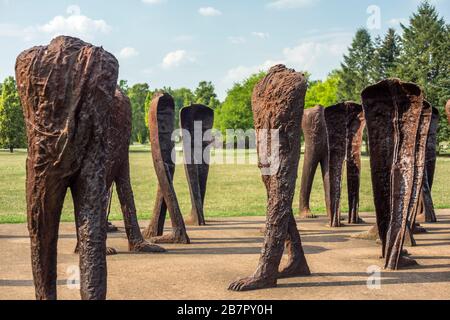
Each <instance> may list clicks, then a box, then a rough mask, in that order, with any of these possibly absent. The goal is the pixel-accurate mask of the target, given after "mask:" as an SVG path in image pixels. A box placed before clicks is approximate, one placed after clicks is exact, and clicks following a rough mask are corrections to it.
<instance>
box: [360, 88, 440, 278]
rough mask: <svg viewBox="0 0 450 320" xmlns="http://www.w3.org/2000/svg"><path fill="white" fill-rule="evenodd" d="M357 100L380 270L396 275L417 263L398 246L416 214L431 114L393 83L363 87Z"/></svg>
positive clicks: (416, 95) (419, 98)
mask: <svg viewBox="0 0 450 320" xmlns="http://www.w3.org/2000/svg"><path fill="white" fill-rule="evenodd" d="M362 100H363V107H364V113H365V117H366V121H367V128H368V135H369V143H370V155H371V157H370V162H371V173H372V184H373V192H374V201H375V208H376V214H377V227H378V233H379V237H380V240H381V244H382V255H383V258H385V267H386V268H388V269H394V270H396V269H398V268H401V267H404V266H409V265H414V264H416V261H415V260H413V259H411V258H409V257H407V256H406V255H405V254H404V251H403V244H404V242H405V238H406V233H407V229H408V227H409V224H410V223H411V220H412V219H413V216H414V214H415V212H416V210H417V204H418V198H419V191H420V190H421V184H422V181H423V171H424V168H423V164H424V160H425V143H426V134H424V133H425V132H428V129H427V128H426V122H427V119H428V120H429V119H430V118H427V117H428V116H429V117H431V109H430V111H429V112H428V115H427V112H426V110H425V111H424V112H423V110H424V109H426V107H425V108H424V105H425V106H426V104H424V100H423V93H422V91H421V89H420V88H419V87H418V86H417V85H415V84H413V83H405V82H401V81H400V80H398V79H388V80H384V81H382V82H380V83H378V84H376V85H373V86H370V87H367V88H366V89H365V90H364V91H363V92H362ZM428 126H429V122H428ZM416 146H417V147H416ZM421 164H422V165H421Z"/></svg>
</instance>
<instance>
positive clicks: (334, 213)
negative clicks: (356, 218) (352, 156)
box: [330, 153, 344, 228]
mask: <svg viewBox="0 0 450 320" xmlns="http://www.w3.org/2000/svg"><path fill="white" fill-rule="evenodd" d="M343 165H344V159H342V158H341V157H340V156H339V155H333V153H331V155H330V210H331V220H330V227H332V228H338V227H341V226H342V224H341V189H342V170H343Z"/></svg>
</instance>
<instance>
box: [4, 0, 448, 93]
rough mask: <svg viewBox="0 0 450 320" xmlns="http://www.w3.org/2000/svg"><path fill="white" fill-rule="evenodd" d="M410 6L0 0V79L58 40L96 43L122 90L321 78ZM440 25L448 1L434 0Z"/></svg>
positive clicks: (332, 1)
mask: <svg viewBox="0 0 450 320" xmlns="http://www.w3.org/2000/svg"><path fill="white" fill-rule="evenodd" d="M419 2H420V1H419V0H399V1H389V0H126V1H125V0H53V1H50V0H41V1H36V0H0V43H1V46H0V79H3V78H5V77H6V76H8V75H13V74H14V62H15V58H16V56H17V55H18V54H19V53H20V52H21V51H22V50H24V49H27V48H29V47H31V46H33V45H41V44H46V43H48V42H49V41H50V39H51V38H52V37H54V36H55V35H59V34H65V35H73V36H78V37H81V38H82V39H84V40H86V41H89V42H91V43H93V44H95V45H102V46H103V47H104V48H105V49H106V50H108V51H110V52H111V53H113V54H115V55H116V57H117V58H118V59H119V62H120V66H121V68H120V78H121V79H127V80H128V81H129V83H131V84H133V83H136V82H147V83H149V84H150V86H151V87H152V88H155V87H162V86H172V87H174V88H176V87H182V86H183V87H188V88H192V89H193V88H195V87H196V85H197V84H198V82H199V81H201V80H210V81H212V82H213V83H214V85H215V86H216V89H217V92H218V94H219V97H220V98H221V99H223V98H224V97H225V94H226V90H227V89H229V88H230V87H231V86H232V84H233V83H234V82H236V81H240V80H243V79H244V78H246V77H248V76H249V75H250V74H251V73H253V72H256V71H258V70H260V69H266V68H268V67H270V66H271V65H272V64H275V63H278V62H283V63H285V64H287V65H288V66H290V67H293V68H295V69H297V70H307V71H308V72H310V73H311V74H312V77H313V78H314V79H323V78H325V77H326V75H327V74H328V72H329V71H331V70H332V69H333V68H335V67H337V66H339V63H340V61H341V58H342V54H343V53H345V52H346V50H347V47H348V46H349V44H350V42H351V39H352V36H353V35H354V33H355V31H356V29H357V28H359V27H365V26H367V25H368V24H367V23H369V26H370V27H371V28H372V29H371V30H370V31H371V33H372V34H373V35H374V36H375V35H378V34H380V33H381V34H382V33H384V32H385V31H386V29H387V28H389V27H394V28H396V29H399V22H401V21H402V22H404V21H407V20H406V19H407V18H408V17H409V16H410V15H411V13H412V12H414V11H415V9H416V7H417V5H418V3H419ZM431 2H432V3H433V4H435V5H436V6H437V8H438V10H439V12H440V14H441V16H443V17H444V18H445V19H446V21H449V18H450V0H433V1H431Z"/></svg>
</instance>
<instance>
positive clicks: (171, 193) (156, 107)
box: [144, 93, 190, 244]
mask: <svg viewBox="0 0 450 320" xmlns="http://www.w3.org/2000/svg"><path fill="white" fill-rule="evenodd" d="M174 122H175V103H174V100H173V98H172V97H171V96H170V95H169V94H166V93H156V94H155V96H154V97H153V100H152V101H151V104H150V111H149V121H148V123H149V127H150V144H151V148H152V157H153V165H154V167H155V171H156V176H157V177H158V182H159V185H158V191H157V195H156V201H155V208H154V210H153V217H152V220H151V221H150V225H149V226H148V228H147V230H146V231H145V232H144V236H145V237H146V238H151V241H152V242H154V243H184V244H187V243H190V240H189V237H188V235H187V233H186V227H185V224H184V220H183V216H182V215H181V210H180V206H179V204H178V199H177V195H176V193H175V189H174V187H173V176H174V173H175V163H174V160H172V151H173V150H174V147H175V144H174V142H173V141H172V133H173V131H174ZM167 210H168V211H169V215H170V219H171V221H172V233H171V234H170V235H163V232H164V222H165V220H166V212H167Z"/></svg>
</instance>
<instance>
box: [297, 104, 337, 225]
mask: <svg viewBox="0 0 450 320" xmlns="http://www.w3.org/2000/svg"><path fill="white" fill-rule="evenodd" d="M324 110H325V108H324V107H322V106H316V107H314V108H311V109H307V110H305V112H304V114H303V120H302V130H303V136H304V138H305V159H304V162H303V171H302V182H301V188H300V216H301V217H302V218H306V219H307V218H315V217H316V216H315V215H314V214H312V212H311V208H310V205H309V201H310V197H311V190H312V185H313V182H314V176H315V174H316V170H317V167H318V166H319V164H320V168H321V170H322V180H323V187H324V191H325V205H326V208H327V214H328V216H329V217H330V216H331V213H330V177H329V154H328V133H327V125H326V122H325V112H324Z"/></svg>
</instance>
